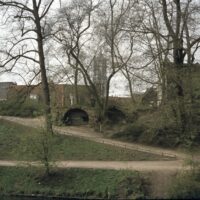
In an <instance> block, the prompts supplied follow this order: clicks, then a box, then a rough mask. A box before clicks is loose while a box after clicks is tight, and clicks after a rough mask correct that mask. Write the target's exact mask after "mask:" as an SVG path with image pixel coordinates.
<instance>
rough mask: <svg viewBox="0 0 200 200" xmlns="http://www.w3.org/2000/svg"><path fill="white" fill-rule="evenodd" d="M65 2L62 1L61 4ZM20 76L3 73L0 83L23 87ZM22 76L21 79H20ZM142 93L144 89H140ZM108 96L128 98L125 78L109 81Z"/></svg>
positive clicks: (57, 4) (2, 33)
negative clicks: (13, 83) (12, 83)
mask: <svg viewBox="0 0 200 200" xmlns="http://www.w3.org/2000/svg"><path fill="white" fill-rule="evenodd" d="M64 1H65V0H62V1H61V2H62V4H63V2H64ZM59 5H60V4H59V0H55V3H54V5H53V10H54V9H57V8H59ZM5 36H7V32H6V29H4V30H3V31H2V29H1V31H0V40H1V38H3V37H5ZM19 73H20V76H19V75H17V74H13V73H4V74H0V82H15V83H17V84H18V85H24V84H26V82H25V81H26V78H25V80H24V75H23V72H22V71H21V72H19ZM21 76H23V78H22V77H21ZM139 91H141V88H140V89H136V92H139ZM142 91H144V88H143V89H142ZM110 95H111V96H129V91H128V87H127V81H126V79H125V77H124V76H123V75H122V74H121V73H118V74H116V75H115V76H114V77H113V79H112V80H111V85H110Z"/></svg>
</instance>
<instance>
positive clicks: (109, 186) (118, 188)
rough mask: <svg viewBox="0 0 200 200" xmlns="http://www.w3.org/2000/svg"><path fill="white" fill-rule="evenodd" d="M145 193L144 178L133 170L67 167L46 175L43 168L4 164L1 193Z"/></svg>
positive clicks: (135, 195)
mask: <svg viewBox="0 0 200 200" xmlns="http://www.w3.org/2000/svg"><path fill="white" fill-rule="evenodd" d="M144 193H145V189H144V182H143V180H142V178H141V177H140V175H139V174H138V173H137V172H133V171H123V170H121V171H115V170H92V169H91V170H89V169H65V170H59V171H54V172H53V173H52V174H51V175H50V176H45V175H44V173H43V171H42V170H41V169H40V168H26V169H25V168H18V167H0V194H10V195H11V194H42V195H44V196H48V195H51V196H67V197H70V196H76V197H102V198H106V199H107V198H110V197H115V198H119V197H120V198H122V197H123V198H131V199H133V198H134V199H135V198H139V197H144Z"/></svg>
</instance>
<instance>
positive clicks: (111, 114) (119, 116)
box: [106, 106, 126, 123]
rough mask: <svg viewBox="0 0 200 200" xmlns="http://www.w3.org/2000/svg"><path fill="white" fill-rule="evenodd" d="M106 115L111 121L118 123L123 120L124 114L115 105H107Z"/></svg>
mask: <svg viewBox="0 0 200 200" xmlns="http://www.w3.org/2000/svg"><path fill="white" fill-rule="evenodd" d="M106 117H107V118H108V120H109V121H110V122H112V123H120V122H122V121H124V120H125V118H126V116H125V114H124V113H123V112H122V111H121V110H119V109H118V108H116V107H115V106H112V107H109V108H108V109H107V111H106Z"/></svg>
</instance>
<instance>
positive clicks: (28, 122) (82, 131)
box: [0, 116, 199, 160]
mask: <svg viewBox="0 0 200 200" xmlns="http://www.w3.org/2000/svg"><path fill="white" fill-rule="evenodd" d="M1 118H2V119H5V120H9V121H12V122H16V123H19V124H22V125H25V126H31V127H35V128H38V127H43V125H44V119H43V118H42V117H40V118H34V119H33V118H19V117H7V116H0V119H1ZM54 131H56V132H58V133H59V134H63V135H71V136H76V137H80V138H84V139H87V140H91V141H95V142H98V143H104V144H108V145H113V146H117V147H122V148H126V149H131V150H138V151H142V152H147V153H153V154H156V155H162V156H167V157H171V158H173V159H179V160H185V159H188V158H191V156H190V155H189V154H185V153H182V152H177V151H173V150H168V149H163V148H159V147H151V146H147V145H141V144H136V143H129V142H121V141H117V140H114V139H108V138H105V137H103V136H102V135H101V134H100V133H97V132H95V131H93V130H92V129H91V128H89V127H86V126H84V127H83V126H82V127H81V126H79V127H72V126H67V127H58V126H54ZM196 158H198V159H199V156H198V157H197V156H196V157H195V156H193V159H196Z"/></svg>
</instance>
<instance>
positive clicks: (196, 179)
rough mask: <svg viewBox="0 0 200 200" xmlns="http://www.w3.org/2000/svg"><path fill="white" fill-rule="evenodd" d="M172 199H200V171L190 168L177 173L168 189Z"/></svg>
mask: <svg viewBox="0 0 200 200" xmlns="http://www.w3.org/2000/svg"><path fill="white" fill-rule="evenodd" d="M169 197H170V198H172V199H200V171H199V169H198V170H194V169H193V170H191V171H189V172H185V173H183V174H179V176H178V177H176V179H175V180H173V184H172V185H171V187H170V189H169Z"/></svg>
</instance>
